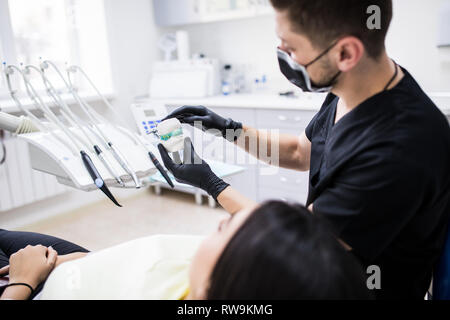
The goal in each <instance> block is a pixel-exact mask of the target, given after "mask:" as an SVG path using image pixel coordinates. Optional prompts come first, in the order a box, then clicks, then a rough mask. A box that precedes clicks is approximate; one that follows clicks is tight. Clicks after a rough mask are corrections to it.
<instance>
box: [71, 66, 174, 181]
mask: <svg viewBox="0 0 450 320" xmlns="http://www.w3.org/2000/svg"><path fill="white" fill-rule="evenodd" d="M75 72H80V73H81V74H82V75H83V77H84V78H85V79H86V80H87V81H88V82H89V84H90V85H91V87H92V88H93V89H94V90H95V92H96V93H97V95H98V96H99V97H100V98H101V99H102V101H103V102H104V103H105V105H106V106H107V107H108V108H109V109H110V110H111V111H112V112H113V114H114V115H115V117H116V119H119V120H120V121H121V122H122V123H123V124H124V125H125V127H128V124H127V123H126V121H124V120H123V118H122V117H121V116H120V115H119V114H118V113H117V111H116V110H115V109H114V108H113V106H112V105H111V104H110V103H109V102H108V100H107V99H106V98H105V96H104V95H102V93H101V92H100V90H98V88H97V87H96V86H95V84H94V83H93V82H92V81H91V79H90V78H89V77H88V75H87V74H86V73H85V72H84V70H83V69H81V68H80V67H79V66H71V67H69V68H68V69H67V76H68V78H69V82H70V83H71V81H70V73H75ZM71 87H72V92H75V90H74V88H73V86H72V83H71ZM91 110H92V111H93V112H94V113H95V110H94V109H93V108H91ZM95 115H96V117H97V119H98V118H100V119H103V118H102V117H101V116H100V115H99V114H97V113H95ZM130 132H131V134H130V133H128V132H127V131H124V133H126V134H128V135H129V137H130V138H131V139H132V140H133V141H134V142H135V144H136V145H141V146H142V147H143V148H145V149H146V150H147V154H148V156H149V158H150V160H151V162H152V163H153V165H154V166H155V167H156V168H157V169H158V171H159V172H160V173H161V174H162V175H163V176H164V178H165V179H166V180H167V183H168V184H169V185H170V186H171V187H172V188H173V187H174V185H173V183H172V181H171V180H170V178H169V176H168V175H167V173H166V171H165V170H164V168H163V167H162V166H161V164H160V163H159V161H158V159H157V158H156V157H155V155H154V154H153V152H152V151H151V150H150V148H149V144H148V142H146V140H143V139H142V137H140V136H138V135H135V134H133V133H132V132H133V129H132V128H130ZM144 136H145V135H144Z"/></svg>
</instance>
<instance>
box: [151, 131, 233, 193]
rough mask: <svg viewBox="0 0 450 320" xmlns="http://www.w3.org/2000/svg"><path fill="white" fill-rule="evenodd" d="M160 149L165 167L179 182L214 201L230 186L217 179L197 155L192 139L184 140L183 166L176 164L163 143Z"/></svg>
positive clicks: (159, 146)
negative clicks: (204, 193) (200, 190)
mask: <svg viewBox="0 0 450 320" xmlns="http://www.w3.org/2000/svg"><path fill="white" fill-rule="evenodd" d="M158 149H159V153H160V154H161V158H162V160H163V162H164V165H165V166H166V168H167V169H168V170H169V171H170V172H172V174H173V176H174V177H175V179H176V180H177V181H178V182H180V183H186V184H189V185H191V186H194V187H197V188H200V189H202V190H205V191H206V192H207V193H208V194H209V195H210V196H212V197H213V198H214V200H217V197H218V196H219V194H220V193H221V192H222V191H223V190H224V189H225V188H226V187H228V186H229V184H228V183H226V182H225V181H223V180H222V179H220V178H219V177H217V176H216V175H215V174H214V172H212V170H211V168H210V166H209V165H208V164H207V163H206V162H205V161H204V160H203V159H201V158H200V157H199V156H198V155H197V154H196V153H195V150H194V146H193V145H192V142H191V139H189V138H185V139H184V150H183V163H182V164H176V163H174V162H173V160H172V158H170V156H169V154H168V153H167V150H166V148H164V146H163V145H162V144H161V143H160V144H158Z"/></svg>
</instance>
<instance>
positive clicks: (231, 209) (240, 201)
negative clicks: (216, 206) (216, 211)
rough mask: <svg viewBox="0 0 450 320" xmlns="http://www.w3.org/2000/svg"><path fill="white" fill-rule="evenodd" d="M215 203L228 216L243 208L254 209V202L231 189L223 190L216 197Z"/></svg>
mask: <svg viewBox="0 0 450 320" xmlns="http://www.w3.org/2000/svg"><path fill="white" fill-rule="evenodd" d="M217 201H218V202H219V203H220V205H221V206H222V207H223V208H224V209H225V210H226V211H227V212H228V213H230V214H235V213H236V212H238V211H240V210H242V209H244V208H253V207H256V202H254V201H253V200H250V199H248V198H246V197H245V196H244V195H242V194H241V193H239V192H238V191H236V190H235V189H233V188H232V187H227V188H225V190H223V191H222V192H221V193H220V194H219V196H218V197H217Z"/></svg>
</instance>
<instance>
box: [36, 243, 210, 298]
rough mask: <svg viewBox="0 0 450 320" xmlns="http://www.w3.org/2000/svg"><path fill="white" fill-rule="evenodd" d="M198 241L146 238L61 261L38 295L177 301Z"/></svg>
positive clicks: (182, 294) (182, 293) (183, 291)
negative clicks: (82, 256)
mask: <svg viewBox="0 0 450 320" xmlns="http://www.w3.org/2000/svg"><path fill="white" fill-rule="evenodd" d="M203 239H204V237H203V236H189V235H188V236H184V235H183V236H180V235H156V236H149V237H145V238H140V239H136V240H133V241H129V242H126V243H123V244H120V245H117V246H114V247H111V248H108V249H104V250H101V251H98V252H95V253H91V254H89V255H88V256H86V257H84V258H82V259H78V260H73V261H69V262H66V263H63V264H61V265H60V266H58V267H57V268H56V269H55V270H54V271H53V272H52V273H51V274H50V276H49V278H48V280H47V282H46V284H45V286H44V289H43V291H42V296H41V299H70V300H75V299H158V300H179V299H182V298H184V297H185V296H186V294H187V293H188V289H189V288H188V284H189V265H190V262H191V260H192V257H193V255H194V253H195V252H196V250H197V248H198V246H199V244H200V243H201V241H202V240H203Z"/></svg>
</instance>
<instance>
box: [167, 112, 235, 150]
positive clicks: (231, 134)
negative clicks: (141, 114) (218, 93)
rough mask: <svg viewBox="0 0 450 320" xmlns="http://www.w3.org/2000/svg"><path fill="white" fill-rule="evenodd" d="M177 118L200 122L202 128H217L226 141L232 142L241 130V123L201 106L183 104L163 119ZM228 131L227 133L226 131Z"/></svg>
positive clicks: (189, 121) (191, 122)
mask: <svg viewBox="0 0 450 320" xmlns="http://www.w3.org/2000/svg"><path fill="white" fill-rule="evenodd" d="M170 118H177V119H178V120H180V122H181V123H187V124H190V125H192V126H193V125H194V122H199V121H200V122H201V123H202V130H203V131H206V130H209V129H216V130H219V131H220V133H221V134H222V136H223V137H224V138H225V139H227V140H228V141H231V142H234V141H236V139H237V138H238V137H239V135H240V134H241V132H242V123H240V122H236V121H233V120H232V119H230V118H228V119H225V118H223V117H221V116H219V115H218V114H217V113H215V112H213V111H211V110H209V109H208V108H206V107H203V106H183V107H180V108H178V109H176V110H174V111H173V112H172V113H171V114H169V115H168V116H167V117H165V118H164V119H163V120H167V119H170ZM227 131H228V133H227Z"/></svg>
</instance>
